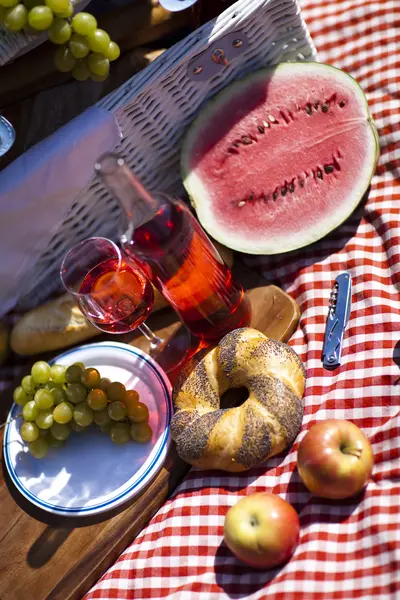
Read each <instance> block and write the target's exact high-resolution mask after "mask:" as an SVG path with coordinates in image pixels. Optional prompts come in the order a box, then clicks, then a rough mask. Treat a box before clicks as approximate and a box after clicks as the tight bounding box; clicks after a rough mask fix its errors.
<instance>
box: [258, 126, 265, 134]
mask: <svg viewBox="0 0 400 600" xmlns="http://www.w3.org/2000/svg"><path fill="white" fill-rule="evenodd" d="M257 129H258V131H259V132H260V133H264V132H265V128H264V127H263V126H262V125H258V127H257Z"/></svg>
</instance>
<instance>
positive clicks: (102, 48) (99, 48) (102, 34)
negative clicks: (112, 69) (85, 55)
mask: <svg viewBox="0 0 400 600" xmlns="http://www.w3.org/2000/svg"><path fill="white" fill-rule="evenodd" d="M110 42H111V40H110V36H109V35H108V33H107V32H106V31H104V30H103V29H96V31H94V32H93V33H92V34H91V35H90V36H89V47H90V49H91V51H92V52H100V53H101V54H105V53H106V52H107V50H108V47H109V45H110Z"/></svg>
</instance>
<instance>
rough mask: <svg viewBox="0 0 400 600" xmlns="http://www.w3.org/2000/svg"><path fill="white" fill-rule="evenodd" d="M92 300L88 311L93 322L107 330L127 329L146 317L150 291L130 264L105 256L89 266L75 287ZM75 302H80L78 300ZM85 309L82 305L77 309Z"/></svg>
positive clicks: (152, 301) (112, 331)
mask: <svg viewBox="0 0 400 600" xmlns="http://www.w3.org/2000/svg"><path fill="white" fill-rule="evenodd" d="M79 293H80V294H82V295H84V296H86V297H87V296H90V297H91V298H92V299H93V300H94V301H95V303H96V311H95V313H94V314H92V315H90V320H91V321H92V323H93V324H94V325H96V326H97V327H99V328H101V329H102V330H103V331H106V332H108V333H127V332H129V331H132V330H133V329H136V328H137V327H139V326H140V325H142V323H144V321H145V320H146V319H147V316H148V314H149V313H150V311H151V309H152V307H153V304H154V293H153V288H152V286H151V283H150V281H149V280H148V279H147V277H146V276H145V275H144V274H142V273H141V272H140V271H139V270H138V269H137V268H135V267H134V266H133V265H132V264H129V263H128V262H127V261H126V260H124V259H122V261H121V263H120V262H119V261H118V260H117V259H113V258H110V259H107V260H105V261H103V262H102V263H100V264H99V265H97V266H96V267H94V268H93V269H91V270H90V271H89V273H88V274H87V275H86V277H85V278H84V280H83V281H82V284H81V286H80V289H79ZM78 305H79V306H80V307H81V303H80V302H79V300H78ZM82 309H83V312H85V306H84V305H82V307H81V310H82Z"/></svg>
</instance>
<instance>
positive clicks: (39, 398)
mask: <svg viewBox="0 0 400 600" xmlns="http://www.w3.org/2000/svg"><path fill="white" fill-rule="evenodd" d="M34 399H35V404H36V406H37V407H38V408H40V410H45V409H46V408H51V407H52V406H53V404H54V397H53V394H52V393H51V392H50V390H46V389H41V390H38V391H37V392H36V394H35V398H34Z"/></svg>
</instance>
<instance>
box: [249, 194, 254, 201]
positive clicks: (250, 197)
mask: <svg viewBox="0 0 400 600" xmlns="http://www.w3.org/2000/svg"><path fill="white" fill-rule="evenodd" d="M253 198H254V192H251V194H250V196H249V198H248V200H249V202H251V201H252V200H253Z"/></svg>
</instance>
